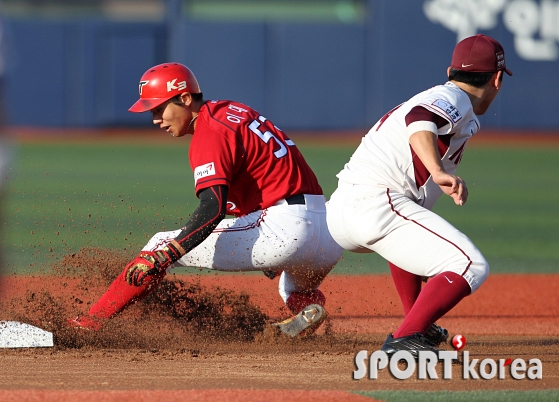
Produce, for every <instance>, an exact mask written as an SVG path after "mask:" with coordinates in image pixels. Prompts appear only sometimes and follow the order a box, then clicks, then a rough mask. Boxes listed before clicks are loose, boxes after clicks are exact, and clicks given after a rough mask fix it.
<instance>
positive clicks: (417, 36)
mask: <svg viewBox="0 0 559 402" xmlns="http://www.w3.org/2000/svg"><path fill="white" fill-rule="evenodd" d="M480 3H483V2H477V1H475V0H455V1H451V0H423V1H409V0H369V1H368V2H367V7H368V12H367V17H366V19H365V20H364V21H363V22H362V23H360V24H341V23H339V24H337V23H330V24H327V23H309V24H303V23H225V22H222V23H216V22H193V21H189V20H184V19H179V20H178V21H177V22H175V23H174V24H173V25H172V26H167V25H166V24H164V23H122V22H109V21H101V20H79V21H72V22H68V21H52V20H22V19H10V20H8V23H9V28H10V31H11V34H12V38H13V44H12V48H13V52H12V54H11V55H10V59H11V60H12V61H13V63H11V64H12V68H11V69H10V70H9V74H8V82H7V86H6V87H7V88H6V97H7V100H8V102H7V104H8V112H9V116H10V120H11V123H12V124H13V125H16V126H47V127H107V126H124V125H126V126H130V125H137V126H142V125H143V126H145V125H149V122H150V116H148V115H136V114H131V113H128V112H127V109H128V107H129V106H130V105H131V104H132V103H133V102H134V101H135V100H136V99H137V96H138V81H139V78H140V76H141V75H142V73H143V72H144V71H145V70H146V69H147V68H149V67H151V66H152V65H154V64H158V63H163V62H166V61H178V62H182V63H184V64H187V65H188V66H189V67H191V68H192V69H193V71H194V72H195V74H196V76H197V78H198V81H199V82H200V85H201V87H202V89H203V91H204V94H205V97H206V98H207V99H227V98H228V99H235V100H238V101H241V102H244V103H246V104H248V105H250V106H253V107H254V108H256V109H257V110H259V111H260V112H261V113H262V114H264V115H266V116H267V117H268V118H270V119H272V120H273V121H274V123H275V124H277V125H278V126H281V127H282V128H285V129H302V130H318V129H331V130H339V129H366V128H368V127H370V126H371V125H372V124H374V122H375V121H376V120H378V119H379V118H380V117H381V116H382V115H383V114H384V113H385V112H386V111H388V110H389V109H391V108H392V107H394V106H395V105H397V104H399V103H401V102H402V101H404V100H406V99H407V98H409V97H410V96H412V95H413V94H415V93H416V92H418V91H421V90H423V89H426V88H428V87H431V86H433V85H436V84H439V83H443V82H444V81H445V80H446V69H447V67H448V65H449V63H450V58H451V53H452V50H453V48H454V45H455V44H456V42H457V40H458V39H460V38H461V37H465V36H469V35H472V34H475V33H479V32H481V33H485V34H488V35H491V36H493V37H495V38H496V39H498V40H499V41H500V42H501V43H502V44H503V46H504V48H505V51H506V61H507V65H508V67H509V68H510V69H511V70H512V71H513V72H514V76H513V77H508V76H506V77H505V82H504V85H503V89H502V91H501V93H500V94H499V96H498V98H497V100H496V101H495V103H494V104H493V105H492V107H491V108H490V110H489V112H488V113H487V115H486V116H482V118H481V120H482V124H483V126H484V127H485V128H487V127H489V128H496V129H537V130H557V129H559V102H558V100H557V99H558V95H559V74H557V72H558V71H559V43H558V42H559V0H541V1H537V0H523V1H519V0H501V1H495V2H486V3H491V4H486V5H483V4H482V5H480Z"/></svg>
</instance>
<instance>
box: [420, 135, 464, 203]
mask: <svg viewBox="0 0 559 402" xmlns="http://www.w3.org/2000/svg"><path fill="white" fill-rule="evenodd" d="M409 142H410V145H411V147H412V148H413V150H414V151H415V153H416V155H417V156H418V158H419V159H420V160H421V162H423V165H425V168H427V170H428V171H429V173H431V177H432V178H433V181H434V182H435V183H436V184H438V185H439V187H440V188H441V189H442V190H443V192H444V193H445V194H447V195H449V196H450V197H452V199H453V200H454V203H455V204H456V205H464V204H465V203H466V201H467V199H468V188H467V187H466V183H465V182H464V180H462V179H461V178H460V177H458V176H454V175H451V174H448V173H447V172H445V170H444V168H443V164H442V162H441V156H440V155H439V150H438V148H437V135H436V134H435V133H433V132H431V131H418V132H416V133H414V134H412V135H411V136H410V139H409Z"/></svg>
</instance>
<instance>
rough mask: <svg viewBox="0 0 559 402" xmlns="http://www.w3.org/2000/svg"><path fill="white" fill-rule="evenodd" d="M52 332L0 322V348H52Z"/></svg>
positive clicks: (19, 323)
mask: <svg viewBox="0 0 559 402" xmlns="http://www.w3.org/2000/svg"><path fill="white" fill-rule="evenodd" d="M53 346H54V343H53V338H52V332H48V331H45V330H43V329H41V328H37V327H34V326H33V325H29V324H24V323H21V322H17V321H0V348H48V347H53Z"/></svg>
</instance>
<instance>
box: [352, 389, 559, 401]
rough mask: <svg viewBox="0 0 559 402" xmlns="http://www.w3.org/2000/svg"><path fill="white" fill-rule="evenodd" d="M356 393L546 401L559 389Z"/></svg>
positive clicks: (414, 398)
mask: <svg viewBox="0 0 559 402" xmlns="http://www.w3.org/2000/svg"><path fill="white" fill-rule="evenodd" d="M355 393H356V394H359V395H363V396H368V397H371V398H376V399H379V400H383V401H387V402H409V401H413V402H546V401H557V400H559V390H541V391H460V392H458V391H439V392H420V391H361V392H355Z"/></svg>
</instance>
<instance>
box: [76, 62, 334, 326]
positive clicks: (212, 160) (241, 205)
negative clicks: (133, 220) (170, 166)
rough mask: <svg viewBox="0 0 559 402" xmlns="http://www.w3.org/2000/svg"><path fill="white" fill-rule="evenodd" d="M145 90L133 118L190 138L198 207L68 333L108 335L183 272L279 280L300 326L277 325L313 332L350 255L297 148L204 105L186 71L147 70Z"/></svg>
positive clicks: (241, 114) (266, 124)
mask: <svg viewBox="0 0 559 402" xmlns="http://www.w3.org/2000/svg"><path fill="white" fill-rule="evenodd" d="M139 90H140V99H139V100H138V101H137V102H136V103H135V104H134V105H132V107H131V108H130V109H129V111H131V112H136V113H140V112H147V111H150V112H151V113H152V115H153V124H155V125H157V126H159V127H160V128H161V129H163V130H164V131H166V132H167V133H169V134H171V135H172V136H174V137H182V136H184V135H187V134H192V135H193V138H192V142H191V144H190V149H189V159H190V165H191V168H192V170H193V171H194V180H195V190H196V195H197V197H198V198H199V199H200V205H199V206H198V208H197V209H196V210H195V211H194V212H193V213H192V215H191V217H190V219H189V220H188V222H187V223H186V225H185V226H184V227H183V228H181V229H178V230H174V231H170V232H160V233H157V234H156V235H154V236H153V237H152V238H151V240H150V241H149V242H148V243H147V244H146V246H145V247H144V248H143V249H142V251H141V252H140V253H139V255H138V256H137V257H136V258H134V259H133V260H132V261H131V262H130V263H129V264H128V265H127V266H126V267H125V269H124V271H122V273H121V274H120V275H119V276H118V277H117V278H116V279H115V281H114V282H113V283H112V284H111V286H110V287H109V289H108V290H107V291H106V292H105V294H104V295H103V296H102V297H101V298H100V299H99V301H98V302H97V303H95V304H94V305H93V306H92V307H91V309H90V310H89V312H88V314H87V315H85V316H80V317H77V318H76V319H73V320H70V324H71V325H72V326H75V327H80V328H87V329H94V330H97V329H99V328H101V326H102V324H103V322H104V321H105V320H107V319H109V318H111V317H113V316H114V315H115V314H117V313H118V312H120V311H122V310H123V309H124V308H125V307H126V306H128V305H129V304H130V303H132V302H135V301H137V300H139V299H141V298H143V297H144V296H146V295H147V294H148V293H149V292H150V291H151V290H152V289H153V288H154V287H155V286H157V284H158V283H159V282H160V281H161V280H162V279H163V277H164V276H165V274H166V273H167V272H168V271H169V270H170V269H171V268H173V267H175V266H179V265H182V266H187V267H202V268H208V269H215V270H220V271H256V270H262V271H264V272H266V273H268V274H269V272H276V271H282V273H281V276H280V279H279V293H280V295H281V297H282V298H283V300H284V302H285V304H286V305H287V307H288V308H289V309H290V311H292V312H293V314H295V316H294V317H293V318H291V319H288V320H286V321H284V322H282V323H278V324H277V325H278V326H279V328H280V329H281V330H282V331H283V332H285V333H286V334H288V335H291V336H296V335H298V334H300V333H303V332H304V333H306V334H308V333H310V332H312V331H314V330H315V329H316V328H317V327H318V326H319V325H320V323H321V322H322V321H323V320H324V318H325V314H326V313H325V311H324V309H323V306H324V303H325V300H326V299H325V297H324V294H323V293H322V292H321V291H320V290H319V289H318V287H319V285H320V284H321V282H322V280H323V279H324V277H325V276H326V275H327V274H328V272H330V270H331V269H332V268H333V267H334V265H335V264H336V262H337V261H338V260H339V259H340V257H341V254H342V251H343V249H342V248H341V247H340V246H339V245H338V244H337V243H336V242H335V241H334V240H333V239H332V237H331V235H330V233H329V231H328V227H327V223H326V207H325V199H324V196H323V195H322V189H321V188H320V185H319V184H318V181H317V179H316V177H315V175H314V173H313V171H312V170H311V168H310V167H309V165H308V164H307V163H306V162H305V160H304V158H303V156H302V155H301V153H300V152H299V150H298V149H297V147H296V146H295V144H294V143H293V141H291V140H290V139H289V138H288V137H287V136H286V135H285V133H284V132H283V131H281V130H280V129H279V128H277V127H276V126H275V125H274V124H273V123H272V122H271V121H270V120H268V119H267V118H265V117H264V116H262V115H260V114H259V113H258V112H257V111H255V110H254V109H252V108H250V107H248V106H245V105H243V104H241V103H238V102H233V101H228V100H211V101H204V99H203V96H202V92H201V90H200V87H199V85H198V82H197V80H196V77H195V76H194V74H193V73H192V71H190V70H189V69H188V68H187V67H186V66H184V65H182V64H178V63H166V64H161V65H157V66H155V67H152V68H150V69H149V70H147V71H146V72H145V74H144V75H143V76H142V78H141V80H140V85H139ZM179 168H180V169H182V167H179ZM169 174H176V173H174V172H169ZM177 177H178V176H177ZM180 182H181V180H180V178H179V180H177V185H180V184H179V183H180ZM227 214H230V215H234V216H235V217H234V218H230V219H224V218H225V216H226V215H227Z"/></svg>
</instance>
